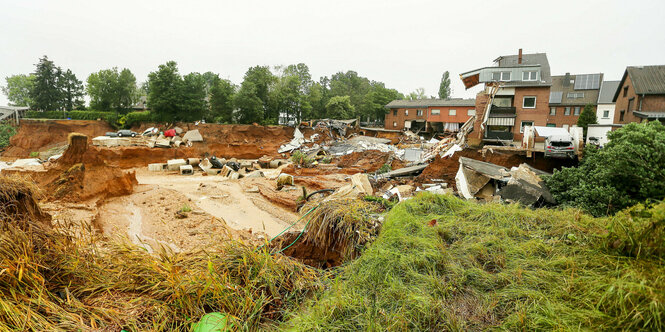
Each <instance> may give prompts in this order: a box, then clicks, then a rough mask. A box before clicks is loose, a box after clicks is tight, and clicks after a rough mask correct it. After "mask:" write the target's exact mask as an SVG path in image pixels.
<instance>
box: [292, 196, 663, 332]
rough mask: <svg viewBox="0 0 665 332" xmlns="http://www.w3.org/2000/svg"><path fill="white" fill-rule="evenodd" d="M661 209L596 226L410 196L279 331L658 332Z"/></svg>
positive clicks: (573, 217)
mask: <svg viewBox="0 0 665 332" xmlns="http://www.w3.org/2000/svg"><path fill="white" fill-rule="evenodd" d="M664 213H665V203H660V204H658V205H657V206H655V207H653V208H644V207H636V208H634V209H632V210H629V211H626V212H622V213H620V214H618V215H617V216H615V217H612V218H611V219H610V218H602V219H601V218H598V219H596V218H592V217H590V216H588V215H585V214H583V213H580V212H579V211H578V210H573V209H567V210H563V211H555V210H540V209H539V210H528V209H524V208H521V207H519V206H518V205H501V204H486V205H479V204H476V203H471V202H465V201H462V200H460V199H457V198H454V197H452V196H436V195H430V194H421V195H419V196H417V197H416V198H414V199H412V200H409V201H407V202H405V203H402V204H399V205H397V206H396V207H395V208H393V209H392V210H391V211H390V213H389V214H388V215H387V218H386V222H385V223H384V225H383V227H382V231H381V233H380V235H379V237H378V238H377V239H376V241H375V242H374V243H373V244H372V245H371V246H370V247H369V248H368V249H367V250H366V251H364V252H363V254H362V256H360V257H359V258H358V259H357V260H356V261H354V262H352V263H351V264H349V265H347V266H344V267H342V268H341V269H340V271H338V273H337V277H336V278H335V279H333V280H331V281H329V282H328V286H327V290H326V291H325V292H324V293H322V294H319V295H317V296H316V297H314V298H313V299H311V300H309V302H308V304H307V306H306V308H305V309H304V310H303V309H300V310H299V311H298V312H294V313H293V315H292V319H291V320H290V321H289V322H288V323H287V328H289V329H295V330H303V331H311V330H369V331H383V330H396V331H403V330H418V331H424V330H430V331H445V330H484V329H489V328H499V329H508V330H525V331H533V330H552V329H563V330H569V329H570V330H578V329H582V330H586V329H590V330H616V329H618V330H636V329H645V330H662V329H663V326H664V324H665V322H663V317H664V315H665V307H664V305H665V304H664V303H665V277H664V275H665V274H664V273H665V267H664V266H663V264H662V258H663V256H662V255H663V248H665V247H664V243H665V241H664V240H665V238H663V227H664V224H665V219H664V218H663V216H664ZM607 223H609V225H610V226H609V227H608V226H606V224H607Z"/></svg>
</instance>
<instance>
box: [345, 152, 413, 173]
mask: <svg viewBox="0 0 665 332" xmlns="http://www.w3.org/2000/svg"><path fill="white" fill-rule="evenodd" d="M389 161H390V166H391V169H398V168H402V167H404V162H402V161H401V160H399V159H397V158H394V159H392V160H391V158H390V153H388V152H381V151H378V150H367V151H363V152H353V153H350V154H347V155H344V156H342V157H340V158H339V159H337V162H336V165H337V167H340V168H354V169H356V170H358V171H360V172H365V173H371V172H375V171H377V170H378V169H379V168H381V167H382V166H383V165H384V164H386V163H387V162H389ZM356 173H357V172H356Z"/></svg>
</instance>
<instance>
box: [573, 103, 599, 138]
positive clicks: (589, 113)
mask: <svg viewBox="0 0 665 332" xmlns="http://www.w3.org/2000/svg"><path fill="white" fill-rule="evenodd" d="M594 123H598V118H597V117H596V112H595V111H594V110H593V106H591V105H586V106H584V110H582V114H580V117H579V118H578V119H577V126H578V127H582V128H584V137H586V133H587V129H588V128H589V125H590V124H594Z"/></svg>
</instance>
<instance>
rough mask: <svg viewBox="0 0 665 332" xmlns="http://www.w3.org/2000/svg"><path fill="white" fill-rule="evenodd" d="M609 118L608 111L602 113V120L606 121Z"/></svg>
mask: <svg viewBox="0 0 665 332" xmlns="http://www.w3.org/2000/svg"><path fill="white" fill-rule="evenodd" d="M609 117H610V111H603V119H607V118H609Z"/></svg>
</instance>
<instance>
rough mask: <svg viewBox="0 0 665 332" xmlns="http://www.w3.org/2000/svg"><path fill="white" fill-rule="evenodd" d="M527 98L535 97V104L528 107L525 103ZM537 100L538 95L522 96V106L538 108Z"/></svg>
mask: <svg viewBox="0 0 665 332" xmlns="http://www.w3.org/2000/svg"><path fill="white" fill-rule="evenodd" d="M527 98H533V106H531V107H527V106H526V105H525V104H524V103H525V102H526V99H527ZM536 101H537V98H536V96H524V97H522V108H528V109H534V108H536Z"/></svg>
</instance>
